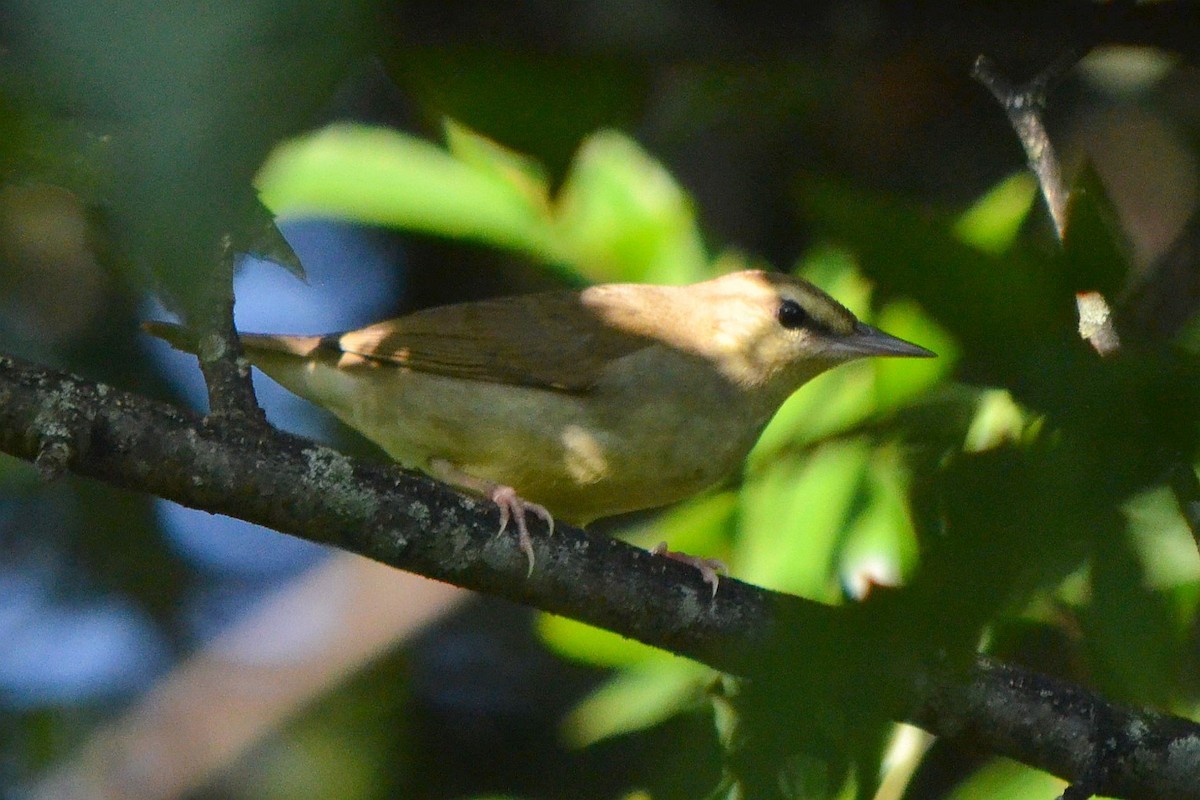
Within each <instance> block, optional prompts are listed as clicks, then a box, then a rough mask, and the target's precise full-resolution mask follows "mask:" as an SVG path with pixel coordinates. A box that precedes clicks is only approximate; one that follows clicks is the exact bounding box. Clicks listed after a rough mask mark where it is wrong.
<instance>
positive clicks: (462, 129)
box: [445, 119, 550, 209]
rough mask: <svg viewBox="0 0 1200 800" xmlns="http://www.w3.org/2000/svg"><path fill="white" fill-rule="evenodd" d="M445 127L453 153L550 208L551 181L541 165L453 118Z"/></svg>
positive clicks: (465, 162) (451, 152)
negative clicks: (549, 181)
mask: <svg viewBox="0 0 1200 800" xmlns="http://www.w3.org/2000/svg"><path fill="white" fill-rule="evenodd" d="M445 128H446V147H447V148H448V149H449V150H450V154H451V155H453V156H454V157H455V158H457V159H458V160H459V161H461V162H462V163H464V164H467V165H468V166H471V167H474V168H475V169H476V170H477V171H478V172H479V173H480V174H483V175H491V176H493V177H495V178H496V179H497V180H498V181H501V182H504V183H508V184H510V185H511V186H512V187H513V188H514V189H516V190H517V191H519V192H521V193H522V194H524V195H526V196H527V197H528V199H529V202H530V204H531V205H534V206H538V207H541V208H543V209H549V207H550V189H549V183H548V181H547V178H546V171H545V170H544V169H543V168H542V165H541V164H539V163H537V162H536V161H534V160H533V159H531V158H529V157H528V156H525V155H522V154H521V153H518V152H516V151H513V150H509V149H508V148H507V147H504V146H503V145H501V144H498V143H497V142H494V141H492V140H491V139H489V138H487V137H486V136H483V135H481V134H479V133H476V132H475V131H473V130H471V129H470V128H468V127H467V126H465V125H463V124H461V123H458V122H455V121H454V120H452V119H447V120H446V121H445Z"/></svg>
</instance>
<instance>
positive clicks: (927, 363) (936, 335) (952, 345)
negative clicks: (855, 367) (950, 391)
mask: <svg viewBox="0 0 1200 800" xmlns="http://www.w3.org/2000/svg"><path fill="white" fill-rule="evenodd" d="M872 322H873V324H875V325H877V326H878V327H880V328H882V329H883V330H885V331H887V332H888V333H890V334H893V335H895V336H899V337H900V338H901V339H908V340H909V341H911V342H916V343H917V344H919V345H921V346H922V347H925V348H928V349H930V350H932V351H933V352H935V353H937V356H938V357H937V358H874V359H871V360H870V361H869V362H868V363H869V364H870V365H871V368H872V370H873V371H874V374H875V410H876V411H883V410H888V409H893V408H898V407H900V406H903V405H906V404H908V403H910V402H912V401H913V400H915V399H917V398H918V397H920V396H921V395H923V394H925V393H926V392H928V391H929V390H930V389H932V388H933V387H934V386H935V385H937V384H938V383H940V382H941V381H942V380H943V379H945V378H946V377H948V376H949V375H950V373H951V372H952V371H953V370H954V366H955V364H956V363H957V362H958V357H959V348H958V344H957V343H956V342H955V341H954V338H953V337H952V336H950V334H949V333H947V332H946V331H945V330H944V329H943V328H942V327H941V326H940V325H938V324H937V323H936V322H934V321H933V319H932V318H931V317H930V316H929V315H928V314H926V313H925V312H924V311H922V310H921V308H920V306H918V305H917V304H916V303H914V302H912V301H911V300H895V301H893V302H891V303H888V304H887V305H886V306H884V307H883V309H882V310H881V311H880V312H879V313H878V314H877V315H875V317H874V318H873V320H872Z"/></svg>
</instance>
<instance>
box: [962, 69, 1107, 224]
mask: <svg viewBox="0 0 1200 800" xmlns="http://www.w3.org/2000/svg"><path fill="white" fill-rule="evenodd" d="M1086 52H1087V51H1086V50H1082V49H1080V48H1076V47H1071V48H1068V49H1067V50H1066V51H1064V52H1063V54H1062V55H1060V56H1059V57H1058V58H1056V59H1055V60H1054V62H1053V63H1052V64H1051V65H1050V66H1049V67H1047V68H1046V69H1045V70H1043V71H1042V72H1041V73H1039V74H1038V75H1036V76H1035V77H1034V78H1033V79H1032V80H1030V81H1029V82H1028V83H1026V84H1024V85H1020V86H1018V85H1017V84H1014V83H1013V82H1012V81H1010V80H1009V79H1008V78H1007V77H1005V76H1004V75H1003V74H1001V73H1000V71H999V70H998V69H997V68H996V65H995V64H994V63H992V60H991V59H990V58H988V57H987V56H984V55H981V56H979V57H978V58H977V59H975V65H974V67H972V69H971V77H973V78H975V79H976V80H977V81H979V82H980V83H982V84H983V85H984V86H985V87H986V88H987V89H988V91H990V92H991V93H992V96H993V97H995V98H996V101H997V102H999V103H1000V106H1001V107H1002V108H1003V109H1004V113H1006V114H1007V115H1008V121H1009V122H1010V123H1011V124H1012V127H1013V131H1015V132H1016V134H1017V138H1018V139H1020V141H1021V147H1023V148H1024V149H1025V158H1026V159H1027V160H1028V162H1029V168H1030V169H1031V170H1033V174H1034V175H1036V176H1037V179H1038V186H1040V187H1041V190H1042V197H1043V198H1045V200H1046V207H1047V208H1048V209H1049V210H1050V218H1051V219H1052V220H1053V221H1054V230H1055V231H1056V232H1057V233H1058V238H1059V240H1060V241H1061V240H1062V239H1063V237H1064V235H1065V234H1066V230H1067V207H1068V202H1069V200H1070V190H1069V189H1068V187H1067V184H1066V182H1065V181H1064V180H1063V174H1062V164H1061V162H1060V161H1059V159H1058V154H1057V153H1056V152H1055V150H1054V146H1053V145H1052V144H1051V142H1050V135H1049V134H1048V133H1047V132H1046V124H1045V122H1043V120H1042V114H1043V112H1044V111H1045V110H1046V95H1047V93H1048V92H1049V90H1050V89H1051V88H1052V87H1053V86H1055V85H1056V84H1058V83H1059V82H1060V81H1061V80H1062V79H1063V78H1064V77H1065V76H1066V75H1067V73H1069V72H1070V71H1071V69H1072V68H1073V67H1074V66H1075V65H1076V64H1077V63H1079V59H1080V58H1082V57H1083V56H1084V55H1085V54H1086Z"/></svg>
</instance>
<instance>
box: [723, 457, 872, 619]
mask: <svg viewBox="0 0 1200 800" xmlns="http://www.w3.org/2000/svg"><path fill="white" fill-rule="evenodd" d="M869 457H870V449H869V447H868V446H867V445H866V444H865V443H863V442H859V441H844V442H831V443H828V444H825V445H822V446H821V447H819V448H817V449H815V450H814V451H813V452H811V453H809V454H805V455H804V456H802V457H799V456H789V457H784V458H780V459H779V461H778V462H777V463H775V464H772V465H771V466H770V467H769V468H765V469H763V470H762V472H761V473H760V474H757V475H755V476H754V479H753V480H751V481H750V482H748V483H747V484H746V486H745V487H744V488H743V490H742V513H741V524H740V527H739V531H740V536H739V539H738V543H737V548H736V550H735V558H734V563H735V564H736V565H737V569H738V574H739V576H740V577H742V578H743V579H745V580H748V581H751V582H752V583H755V584H758V585H760V586H766V587H768V588H772V589H779V590H781V591H788V592H793V593H796V594H799V595H802V596H804V597H808V598H811V599H814V600H824V601H833V600H836V599H838V598H839V597H840V594H841V593H840V589H839V587H838V586H837V582H836V580H835V576H834V567H833V557H834V554H835V552H836V548H837V545H838V543H839V542H840V540H841V534H842V532H843V525H844V523H845V521H846V519H847V518H848V515H849V513H850V510H851V503H852V502H853V501H854V498H855V495H856V492H857V490H858V488H859V486H860V484H861V483H862V480H863V474H864V470H865V468H866V464H867V460H868V458H869Z"/></svg>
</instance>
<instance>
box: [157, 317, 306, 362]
mask: <svg viewBox="0 0 1200 800" xmlns="http://www.w3.org/2000/svg"><path fill="white" fill-rule="evenodd" d="M142 330H144V331H145V332H146V333H148V334H150V335H151V336H157V337H158V338H159V339H162V340H163V341H165V342H166V343H167V344H169V345H171V347H174V348H175V349H176V350H182V351H183V352H185V353H196V352H198V351H199V349H200V347H199V344H198V342H197V338H196V333H195V332H194V331H192V330H191V329H189V328H185V327H184V326H182V325H178V324H176V323H174V322H161V321H159V320H150V321H148V322H143V323H142ZM238 338H239V339H241V341H242V347H244V348H245V349H246V352H247V353H248V354H250V355H251V356H253V355H254V354H255V353H256V352H274V353H284V354H286V355H292V356H300V357H301V358H307V357H308V356H311V355H313V354H314V352H315V351H316V350H317V349H318V348H320V347H321V337H320V336H277V335H274V334H267V333H243V334H239V336H238Z"/></svg>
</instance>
